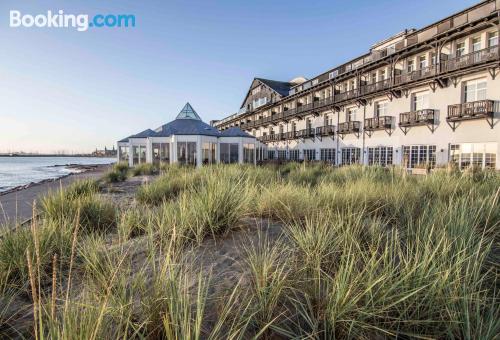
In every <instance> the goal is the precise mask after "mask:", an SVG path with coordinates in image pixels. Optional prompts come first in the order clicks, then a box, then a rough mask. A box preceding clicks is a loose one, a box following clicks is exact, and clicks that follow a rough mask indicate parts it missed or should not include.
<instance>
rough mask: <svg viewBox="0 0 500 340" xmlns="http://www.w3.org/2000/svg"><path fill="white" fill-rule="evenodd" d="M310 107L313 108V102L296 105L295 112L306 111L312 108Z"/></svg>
mask: <svg viewBox="0 0 500 340" xmlns="http://www.w3.org/2000/svg"><path fill="white" fill-rule="evenodd" d="M312 108H313V103H309V104H303V105H300V106H297V113H302V112H307V111H310V110H312Z"/></svg>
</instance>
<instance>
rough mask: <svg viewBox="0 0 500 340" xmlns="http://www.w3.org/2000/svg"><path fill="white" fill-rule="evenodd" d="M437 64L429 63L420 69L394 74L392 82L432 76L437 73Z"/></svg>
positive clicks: (406, 81) (400, 82)
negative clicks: (429, 64)
mask: <svg viewBox="0 0 500 340" xmlns="http://www.w3.org/2000/svg"><path fill="white" fill-rule="evenodd" d="M437 67H438V65H431V66H427V67H423V68H421V69H418V70H415V71H411V72H403V73H402V74H399V75H396V76H395V77H394V84H396V85H399V84H404V83H408V82H412V81H416V80H420V79H425V78H428V77H432V76H434V75H436V73H437Z"/></svg>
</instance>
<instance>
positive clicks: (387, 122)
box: [364, 116, 394, 131]
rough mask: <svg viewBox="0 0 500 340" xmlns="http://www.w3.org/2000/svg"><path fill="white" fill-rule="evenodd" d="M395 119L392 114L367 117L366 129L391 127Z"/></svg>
mask: <svg viewBox="0 0 500 340" xmlns="http://www.w3.org/2000/svg"><path fill="white" fill-rule="evenodd" d="M393 121H394V117H392V116H380V117H373V118H366V119H365V126H364V129H365V130H367V131H374V130H385V129H390V128H392V122H393Z"/></svg>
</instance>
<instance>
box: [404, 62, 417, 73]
mask: <svg viewBox="0 0 500 340" xmlns="http://www.w3.org/2000/svg"><path fill="white" fill-rule="evenodd" d="M414 70H415V61H414V60H413V59H408V61H407V62H406V72H408V73H410V72H413V71H414Z"/></svg>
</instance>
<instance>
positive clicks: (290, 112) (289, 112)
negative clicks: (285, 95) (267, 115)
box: [283, 109, 297, 118]
mask: <svg viewBox="0 0 500 340" xmlns="http://www.w3.org/2000/svg"><path fill="white" fill-rule="evenodd" d="M296 112H297V109H288V110H284V111H283V118H287V117H290V116H293V115H294V114H295V113H296Z"/></svg>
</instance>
